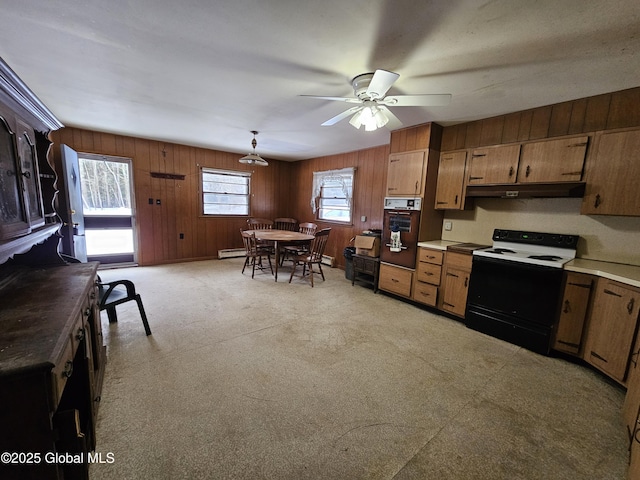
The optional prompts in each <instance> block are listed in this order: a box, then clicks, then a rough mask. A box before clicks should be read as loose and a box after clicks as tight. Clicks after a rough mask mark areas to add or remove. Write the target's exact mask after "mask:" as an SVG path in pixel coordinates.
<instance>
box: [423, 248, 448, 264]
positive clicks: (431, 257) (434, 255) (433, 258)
mask: <svg viewBox="0 0 640 480" xmlns="http://www.w3.org/2000/svg"><path fill="white" fill-rule="evenodd" d="M443 257H444V252H442V251H441V250H432V249H430V248H420V249H418V262H426V263H435V264H436V265H442V258H443Z"/></svg>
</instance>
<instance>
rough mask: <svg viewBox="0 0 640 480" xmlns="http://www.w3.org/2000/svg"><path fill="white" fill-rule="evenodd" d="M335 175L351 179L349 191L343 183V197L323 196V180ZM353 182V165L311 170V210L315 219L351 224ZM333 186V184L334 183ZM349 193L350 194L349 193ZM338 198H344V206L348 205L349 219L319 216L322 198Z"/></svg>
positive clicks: (354, 175) (354, 176) (354, 170)
mask: <svg viewBox="0 0 640 480" xmlns="http://www.w3.org/2000/svg"><path fill="white" fill-rule="evenodd" d="M336 177H350V181H351V185H350V190H351V191H350V192H348V191H346V190H345V188H346V187H344V184H343V187H342V188H343V192H344V194H345V196H344V197H335V196H334V197H324V196H323V195H322V194H323V191H324V188H325V181H326V180H329V179H335V178H336ZM334 183H338V182H334ZM355 183H356V169H355V167H347V168H342V169H338V170H324V171H319V172H313V186H312V189H313V191H312V194H311V196H312V199H311V206H312V210H313V213H314V215H315V219H316V220H318V221H321V222H329V223H335V224H337V225H353V215H354V210H355V209H354V204H353V198H354V195H353V192H354V188H355ZM334 188H335V185H334ZM349 193H350V195H349ZM338 198H343V199H344V200H345V203H346V206H347V207H348V212H349V219H348V220H346V221H342V220H337V219H335V218H323V217H321V212H322V210H323V209H322V208H321V204H322V199H338Z"/></svg>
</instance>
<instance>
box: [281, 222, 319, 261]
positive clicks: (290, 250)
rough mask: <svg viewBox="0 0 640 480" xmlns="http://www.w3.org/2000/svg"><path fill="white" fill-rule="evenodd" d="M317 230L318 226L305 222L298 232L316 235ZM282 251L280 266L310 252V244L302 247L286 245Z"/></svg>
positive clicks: (301, 245)
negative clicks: (288, 260)
mask: <svg viewBox="0 0 640 480" xmlns="http://www.w3.org/2000/svg"><path fill="white" fill-rule="evenodd" d="M317 230H318V225H316V224H315V223H311V222H303V223H301V224H300V225H299V226H298V231H299V232H300V233H304V234H305V235H315V234H316V231H317ZM282 250H283V251H282V253H281V254H280V265H282V264H283V263H284V261H285V260H287V259H291V260H293V259H294V258H295V257H296V255H301V254H303V253H305V252H308V251H309V244H308V243H305V244H300V245H285V246H284V247H283V248H282Z"/></svg>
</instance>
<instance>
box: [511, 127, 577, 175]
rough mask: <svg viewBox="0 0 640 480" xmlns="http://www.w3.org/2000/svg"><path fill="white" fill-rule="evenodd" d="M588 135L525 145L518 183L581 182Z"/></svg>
mask: <svg viewBox="0 0 640 480" xmlns="http://www.w3.org/2000/svg"><path fill="white" fill-rule="evenodd" d="M588 143H589V137H588V136H586V135H583V136H580V137H570V138H561V139H559V140H547V141H544V142H532V143H526V144H524V145H523V146H522V154H521V156H520V165H519V169H518V177H517V179H518V183H527V182H579V181H580V180H581V179H582V169H583V167H584V159H585V155H586V153H587V144H588Z"/></svg>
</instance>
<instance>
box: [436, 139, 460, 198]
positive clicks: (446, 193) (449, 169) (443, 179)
mask: <svg viewBox="0 0 640 480" xmlns="http://www.w3.org/2000/svg"><path fill="white" fill-rule="evenodd" d="M466 165H467V152H466V151H463V152H443V153H442V154H441V155H440V166H439V167H438V186H437V188H436V205H435V208H439V209H462V208H463V207H464V171H465V167H466Z"/></svg>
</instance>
